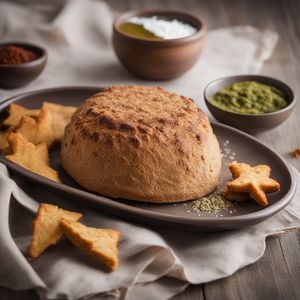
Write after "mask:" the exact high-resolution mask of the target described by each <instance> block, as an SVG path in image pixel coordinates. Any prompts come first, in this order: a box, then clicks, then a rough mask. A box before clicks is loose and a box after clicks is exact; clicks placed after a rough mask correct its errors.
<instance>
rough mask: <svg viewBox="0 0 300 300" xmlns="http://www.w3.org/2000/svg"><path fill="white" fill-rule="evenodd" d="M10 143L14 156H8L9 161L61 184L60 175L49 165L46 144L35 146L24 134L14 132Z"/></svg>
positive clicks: (10, 137) (10, 136)
mask: <svg viewBox="0 0 300 300" xmlns="http://www.w3.org/2000/svg"><path fill="white" fill-rule="evenodd" d="M8 143H9V146H10V148H11V151H12V154H10V155H7V156H6V158H7V159H9V160H11V161H13V162H15V163H16V164H18V165H20V166H22V167H23V168H25V169H27V170H29V171H31V172H34V173H37V174H39V175H41V176H44V177H47V178H49V179H51V180H54V181H57V182H60V180H59V177H58V173H57V172H56V171H55V170H54V169H52V168H51V167H50V165H49V157H48V149H47V145H46V143H40V144H38V145H34V144H33V143H31V142H29V141H28V140H27V139H26V138H25V137H24V136H23V135H22V134H20V133H14V132H12V133H11V134H10V135H9V136H8Z"/></svg>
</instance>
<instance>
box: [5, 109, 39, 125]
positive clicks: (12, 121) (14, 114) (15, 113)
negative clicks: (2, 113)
mask: <svg viewBox="0 0 300 300" xmlns="http://www.w3.org/2000/svg"><path fill="white" fill-rule="evenodd" d="M8 113H9V116H8V118H7V119H5V120H4V121H3V123H2V125H3V126H6V127H12V126H16V125H17V124H18V123H19V122H20V120H21V118H22V117H23V116H29V117H37V116H38V115H39V113H40V110H39V109H27V108H25V107H23V106H21V105H19V104H15V103H12V104H10V106H9V108H8Z"/></svg>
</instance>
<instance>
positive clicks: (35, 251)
mask: <svg viewBox="0 0 300 300" xmlns="http://www.w3.org/2000/svg"><path fill="white" fill-rule="evenodd" d="M81 217H82V214H81V213H77V212H73V211H68V210H64V209H62V208H59V207H58V206H56V205H51V204H47V203H41V204H40V206H39V209H38V211H37V214H36V218H35V220H34V221H33V223H32V238H31V242H30V245H29V249H28V253H29V255H30V256H31V257H33V258H36V257H38V256H40V255H41V254H42V253H43V252H44V251H45V250H46V249H47V248H48V247H49V246H51V245H55V244H56V243H57V242H58V241H59V240H60V239H61V238H62V236H63V233H64V231H63V228H62V227H61V226H60V220H61V219H62V218H64V219H65V220H76V221H77V220H79V219H80V218H81Z"/></svg>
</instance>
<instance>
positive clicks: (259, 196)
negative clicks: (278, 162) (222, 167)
mask: <svg viewBox="0 0 300 300" xmlns="http://www.w3.org/2000/svg"><path fill="white" fill-rule="evenodd" d="M229 169H230V172H231V174H232V177H233V178H234V179H233V180H232V181H230V182H228V183H227V188H228V190H229V191H230V192H237V193H250V197H251V198H252V199H254V200H255V201H256V202H257V203H259V204H260V205H262V206H266V205H267V204H268V200H267V197H266V194H265V193H271V192H277V191H279V189H280V184H279V183H278V182H277V181H276V180H274V179H272V178H270V174H271V168H270V167H269V166H267V165H257V166H254V167H251V166H250V165H248V164H245V163H237V162H233V163H231V165H230V166H229Z"/></svg>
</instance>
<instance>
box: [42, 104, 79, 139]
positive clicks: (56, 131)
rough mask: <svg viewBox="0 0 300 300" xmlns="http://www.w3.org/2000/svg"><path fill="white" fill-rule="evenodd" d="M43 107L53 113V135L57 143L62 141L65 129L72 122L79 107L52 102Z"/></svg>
mask: <svg viewBox="0 0 300 300" xmlns="http://www.w3.org/2000/svg"><path fill="white" fill-rule="evenodd" d="M43 107H44V108H47V109H49V111H50V112H51V114H52V131H53V135H54V138H55V140H56V141H60V140H61V139H62V137H63V135H64V132H65V127H66V125H67V124H68V123H69V122H70V120H71V117H72V115H73V114H74V112H75V111H76V109H77V107H75V106H65V105H60V104H56V103H50V102H44V103H43Z"/></svg>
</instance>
